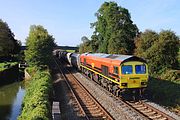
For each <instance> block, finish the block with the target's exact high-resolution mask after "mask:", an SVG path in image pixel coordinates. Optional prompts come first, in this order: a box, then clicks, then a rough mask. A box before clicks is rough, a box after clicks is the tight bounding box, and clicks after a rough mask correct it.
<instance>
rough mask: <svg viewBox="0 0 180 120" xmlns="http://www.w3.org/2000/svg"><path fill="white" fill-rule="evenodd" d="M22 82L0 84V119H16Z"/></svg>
mask: <svg viewBox="0 0 180 120" xmlns="http://www.w3.org/2000/svg"><path fill="white" fill-rule="evenodd" d="M24 94H25V88H24V82H23V81H21V82H15V83H12V84H9V85H4V86H0V120H16V119H17V117H18V116H19V114H20V113H21V104H22V100H23V96H24Z"/></svg>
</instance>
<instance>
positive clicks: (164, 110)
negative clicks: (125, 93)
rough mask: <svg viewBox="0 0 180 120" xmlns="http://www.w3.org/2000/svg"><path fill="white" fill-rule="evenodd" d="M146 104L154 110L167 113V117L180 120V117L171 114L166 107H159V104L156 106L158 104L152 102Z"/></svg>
mask: <svg viewBox="0 0 180 120" xmlns="http://www.w3.org/2000/svg"><path fill="white" fill-rule="evenodd" d="M145 102H146V103H147V104H149V105H151V106H153V107H154V108H156V109H158V110H160V111H162V112H164V113H166V114H167V115H169V116H171V117H173V118H174V119H176V120H180V116H178V115H176V114H174V113H173V112H170V111H169V110H168V109H166V108H165V107H163V106H160V105H158V104H156V103H154V102H151V101H145Z"/></svg>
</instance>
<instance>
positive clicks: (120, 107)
mask: <svg viewBox="0 0 180 120" xmlns="http://www.w3.org/2000/svg"><path fill="white" fill-rule="evenodd" d="M73 74H74V75H75V76H76V77H77V78H78V80H79V81H80V82H81V84H83V85H84V86H86V88H87V89H88V90H89V92H90V93H91V94H92V95H93V96H94V97H95V98H96V99H97V101H98V102H99V103H100V104H101V105H102V106H103V107H104V108H105V109H106V110H107V111H108V112H109V113H110V114H111V115H112V116H113V117H114V119H116V120H130V119H131V120H147V118H145V117H144V116H142V115H140V114H139V113H138V112H137V111H135V110H134V109H132V108H130V107H128V106H127V105H126V104H124V103H123V102H122V101H120V100H118V99H116V97H114V96H113V95H112V94H111V93H109V92H108V91H106V90H105V89H103V88H102V87H101V86H99V85H98V84H96V83H95V82H93V81H91V80H88V79H86V78H85V77H84V76H83V75H81V74H80V73H78V72H75V71H73Z"/></svg>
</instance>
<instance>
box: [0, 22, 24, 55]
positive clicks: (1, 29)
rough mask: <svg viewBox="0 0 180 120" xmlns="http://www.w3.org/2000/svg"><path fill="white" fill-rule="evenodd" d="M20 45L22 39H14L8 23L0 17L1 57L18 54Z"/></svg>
mask: <svg viewBox="0 0 180 120" xmlns="http://www.w3.org/2000/svg"><path fill="white" fill-rule="evenodd" d="M20 46H21V43H20V41H18V40H15V39H14V34H13V33H12V32H11V29H10V28H9V26H8V24H7V23H6V22H3V21H2V20H1V19H0V57H2V56H3V57H6V56H10V55H14V54H18V53H19V52H20Z"/></svg>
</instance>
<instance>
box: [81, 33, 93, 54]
mask: <svg viewBox="0 0 180 120" xmlns="http://www.w3.org/2000/svg"><path fill="white" fill-rule="evenodd" d="M81 41H82V42H83V43H82V44H80V46H79V52H80V53H85V52H91V51H92V45H91V41H90V40H89V39H88V38H87V37H86V36H83V37H82V38H81Z"/></svg>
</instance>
